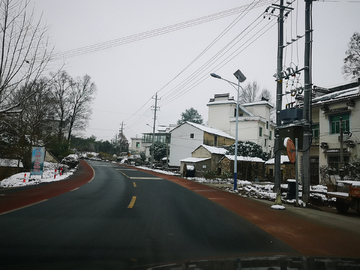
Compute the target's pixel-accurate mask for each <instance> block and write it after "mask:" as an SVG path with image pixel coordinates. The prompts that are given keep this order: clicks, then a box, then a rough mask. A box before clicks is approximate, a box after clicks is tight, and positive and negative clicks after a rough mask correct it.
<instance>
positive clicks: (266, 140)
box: [264, 139, 267, 147]
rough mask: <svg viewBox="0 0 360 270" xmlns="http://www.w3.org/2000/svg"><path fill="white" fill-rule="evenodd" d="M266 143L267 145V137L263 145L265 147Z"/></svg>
mask: <svg viewBox="0 0 360 270" xmlns="http://www.w3.org/2000/svg"><path fill="white" fill-rule="evenodd" d="M266 145H267V139H265V145H264V146H265V147H266Z"/></svg>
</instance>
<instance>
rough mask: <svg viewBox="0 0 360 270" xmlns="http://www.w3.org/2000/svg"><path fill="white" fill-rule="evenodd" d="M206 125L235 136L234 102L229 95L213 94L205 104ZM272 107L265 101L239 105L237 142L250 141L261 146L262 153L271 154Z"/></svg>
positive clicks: (272, 142) (272, 136)
mask: <svg viewBox="0 0 360 270" xmlns="http://www.w3.org/2000/svg"><path fill="white" fill-rule="evenodd" d="M207 106H208V107H209V111H208V125H209V126H210V127H212V128H216V129H220V130H222V131H224V132H226V133H228V134H230V135H231V136H234V137H235V136H236V101H235V100H234V97H230V96H229V93H226V94H215V95H214V98H211V99H210V101H209V103H208V104H207ZM272 108H273V106H272V105H271V104H270V103H269V102H268V101H266V100H261V101H256V102H252V103H246V104H240V105H239V117H238V121H239V132H238V140H240V141H251V142H254V143H256V144H258V145H260V146H262V148H263V151H264V152H266V153H269V154H270V156H271V155H272V153H273V148H274V127H275V124H274V123H273V122H272V121H271V119H270V109H272Z"/></svg>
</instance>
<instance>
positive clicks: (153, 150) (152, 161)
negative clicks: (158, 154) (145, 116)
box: [151, 92, 157, 169]
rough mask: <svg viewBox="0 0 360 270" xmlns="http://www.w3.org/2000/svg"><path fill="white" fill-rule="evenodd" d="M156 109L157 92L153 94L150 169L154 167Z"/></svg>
mask: <svg viewBox="0 0 360 270" xmlns="http://www.w3.org/2000/svg"><path fill="white" fill-rule="evenodd" d="M156 109H157V92H156V94H155V107H154V124H153V135H152V144H151V145H152V153H151V169H153V168H154V152H155V125H156Z"/></svg>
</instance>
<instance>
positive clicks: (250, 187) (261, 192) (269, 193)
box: [187, 177, 334, 207]
mask: <svg viewBox="0 0 360 270" xmlns="http://www.w3.org/2000/svg"><path fill="white" fill-rule="evenodd" d="M187 179H188V180H191V181H194V182H198V183H202V184H209V185H214V186H215V187H216V188H219V189H221V190H224V191H227V192H230V193H236V194H239V195H240V196H242V197H250V198H256V199H263V200H269V201H275V199H276V193H275V192H274V191H273V189H274V183H271V182H261V183H259V182H250V181H247V180H238V181H237V190H234V186H233V185H234V181H233V180H232V179H226V180H224V179H205V178H200V177H193V178H187ZM281 190H282V193H281V200H282V202H283V203H286V204H295V203H296V199H287V190H288V184H281ZM301 190H302V186H301V185H299V198H298V205H299V206H301V207H306V203H305V202H303V201H302V200H301V196H302V192H301ZM310 191H311V193H310V197H311V198H313V199H316V200H318V201H321V202H331V201H334V198H328V197H327V196H326V194H327V187H326V186H323V185H316V186H311V189H310Z"/></svg>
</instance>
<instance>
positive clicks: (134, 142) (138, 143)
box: [130, 137, 145, 154]
mask: <svg viewBox="0 0 360 270" xmlns="http://www.w3.org/2000/svg"><path fill="white" fill-rule="evenodd" d="M130 139H131V145H130V150H131V152H132V153H136V154H140V153H141V152H145V147H144V146H143V143H142V139H141V138H137V137H135V138H130Z"/></svg>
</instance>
